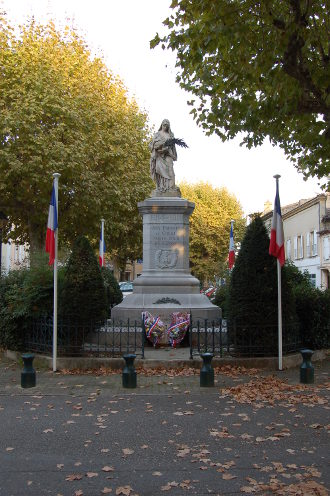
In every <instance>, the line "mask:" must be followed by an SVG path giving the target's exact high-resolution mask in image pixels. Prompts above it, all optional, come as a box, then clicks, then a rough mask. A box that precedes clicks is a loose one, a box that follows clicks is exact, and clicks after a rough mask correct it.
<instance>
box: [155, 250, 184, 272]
mask: <svg viewBox="0 0 330 496" xmlns="http://www.w3.org/2000/svg"><path fill="white" fill-rule="evenodd" d="M155 258H156V266H157V267H159V268H160V269H171V268H173V267H175V266H176V264H177V261H178V252H177V250H157V251H156V257H155Z"/></svg>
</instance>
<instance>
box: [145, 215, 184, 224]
mask: <svg viewBox="0 0 330 496" xmlns="http://www.w3.org/2000/svg"><path fill="white" fill-rule="evenodd" d="M150 220H151V222H160V223H162V222H181V221H182V215H179V214H151V216H150Z"/></svg>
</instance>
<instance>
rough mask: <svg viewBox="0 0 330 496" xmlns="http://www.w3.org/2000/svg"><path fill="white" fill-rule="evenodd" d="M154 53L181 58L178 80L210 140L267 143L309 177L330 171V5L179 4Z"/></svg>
mask: <svg viewBox="0 0 330 496" xmlns="http://www.w3.org/2000/svg"><path fill="white" fill-rule="evenodd" d="M171 8H172V9H173V13H172V15H171V16H170V17H168V18H167V19H166V20H165V21H164V24H165V25H166V26H167V28H168V30H169V34H167V35H166V36H164V37H162V38H160V36H159V35H158V34H157V35H156V36H155V38H154V39H153V40H152V41H151V47H154V46H156V45H158V44H161V46H162V48H163V49H165V48H168V49H171V50H173V51H176V54H177V67H178V68H179V71H178V74H177V81H178V82H179V83H180V85H181V87H182V88H184V89H186V90H188V91H189V92H191V93H192V94H193V95H194V98H193V99H191V100H190V101H189V102H188V103H189V104H190V105H191V106H192V107H193V108H192V111H191V112H192V114H193V116H194V118H195V119H196V120H197V123H198V124H199V125H200V126H202V128H203V129H204V130H205V132H206V133H207V134H212V133H216V134H217V135H219V136H220V138H221V139H222V140H226V139H231V138H233V137H235V136H236V135H237V134H238V133H243V141H242V143H244V144H245V145H247V146H248V147H249V148H251V147H252V146H257V145H260V144H262V142H263V141H264V139H265V138H266V136H268V137H269V138H270V141H271V142H272V144H274V145H279V146H281V147H282V148H283V149H284V151H285V153H286V155H287V156H288V157H289V158H290V159H291V160H292V161H293V162H294V164H295V166H296V167H297V168H298V170H300V171H301V172H303V174H304V176H305V178H307V177H309V176H316V177H318V178H322V177H326V176H327V175H329V172H330V165H329V157H330V99H329V95H330V84H329V81H330V64H329V61H330V48H329V26H330V20H329V19H330V13H329V3H328V2H327V1H325V0H312V1H309V0H267V1H263V2H260V1H255V0H216V1H215V0H198V1H193V2H192V1H191V0H173V1H172V4H171Z"/></svg>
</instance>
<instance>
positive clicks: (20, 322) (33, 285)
mask: <svg viewBox="0 0 330 496" xmlns="http://www.w3.org/2000/svg"><path fill="white" fill-rule="evenodd" d="M63 275H64V271H63V269H59V270H58V294H60V293H61V287H62V285H63ZM53 286H54V279H53V269H52V268H51V267H49V266H48V265H47V264H46V263H45V261H44V260H43V261H42V260H40V261H38V262H36V265H35V266H33V267H31V268H29V269H19V270H12V271H11V272H9V274H8V275H7V276H4V275H3V276H2V277H1V279H0V346H2V347H3V348H10V349H15V350H16V349H21V347H22V346H23V342H24V334H25V332H26V331H27V330H28V329H29V328H30V327H31V325H32V321H33V319H38V318H41V317H44V316H48V315H52V313H53V295H54V291H53Z"/></svg>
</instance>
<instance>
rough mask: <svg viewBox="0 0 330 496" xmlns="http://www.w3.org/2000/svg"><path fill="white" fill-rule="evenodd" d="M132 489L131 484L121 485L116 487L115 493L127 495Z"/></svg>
mask: <svg viewBox="0 0 330 496" xmlns="http://www.w3.org/2000/svg"><path fill="white" fill-rule="evenodd" d="M132 491H133V489H132V488H131V486H122V487H117V489H116V495H117V496H118V495H119V494H123V495H124V496H129V495H130V494H131V492H132Z"/></svg>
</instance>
